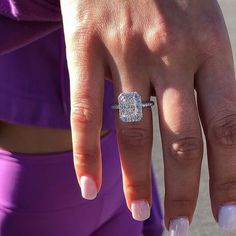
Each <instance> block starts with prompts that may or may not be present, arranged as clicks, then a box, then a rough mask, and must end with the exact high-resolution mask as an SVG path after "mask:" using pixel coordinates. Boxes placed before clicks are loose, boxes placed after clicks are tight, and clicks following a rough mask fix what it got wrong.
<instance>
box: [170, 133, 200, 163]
mask: <svg viewBox="0 0 236 236" xmlns="http://www.w3.org/2000/svg"><path fill="white" fill-rule="evenodd" d="M171 153H172V156H173V157H174V158H175V159H177V160H179V161H182V160H183V161H185V160H186V161H195V160H196V161H200V160H201V157H202V155H203V144H202V139H201V138H197V137H186V138H182V139H179V140H177V141H176V142H174V143H173V144H172V146H171Z"/></svg>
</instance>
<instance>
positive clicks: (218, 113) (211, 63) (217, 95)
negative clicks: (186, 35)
mask: <svg viewBox="0 0 236 236" xmlns="http://www.w3.org/2000/svg"><path fill="white" fill-rule="evenodd" d="M221 45H222V46H220V47H219V48H218V49H217V50H215V52H217V53H216V54H215V55H214V56H212V57H211V58H210V59H209V60H208V61H207V62H206V63H205V64H204V65H203V66H202V67H201V69H200V70H199V72H198V74H197V77H196V90H197V94H198V104H199V111H200V116H201V120H202V123H203V128H204V132H205V135H206V140H207V153H208V166H209V174H210V183H209V184H210V196H211V206H212V211H213V215H214V218H215V220H216V221H218V223H219V224H220V226H221V227H222V228H225V229H227V228H228V229H232V228H235V227H236V215H235V211H236V205H235V204H236V81H235V75H234V69H233V60H232V54H231V52H230V46H229V45H228V46H227V47H225V43H222V44H221ZM225 48H228V49H227V50H225ZM227 203H232V204H233V206H232V208H231V209H230V208H229V207H227V206H225V207H222V206H223V205H225V204H227ZM233 209H234V210H233ZM220 212H221V213H220ZM219 213H220V214H219Z"/></svg>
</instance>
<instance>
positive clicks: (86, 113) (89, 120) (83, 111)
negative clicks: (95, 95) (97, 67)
mask: <svg viewBox="0 0 236 236" xmlns="http://www.w3.org/2000/svg"><path fill="white" fill-rule="evenodd" d="M71 119H72V123H75V124H78V123H84V124H87V125H89V124H95V120H96V109H95V108H94V107H93V106H91V104H90V103H89V102H88V100H87V99H79V101H78V102H76V103H75V104H73V105H72V106H71Z"/></svg>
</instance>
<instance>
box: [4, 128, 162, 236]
mask: <svg viewBox="0 0 236 236" xmlns="http://www.w3.org/2000/svg"><path fill="white" fill-rule="evenodd" d="M101 149H102V161H103V183H102V188H101V191H100V192H99V194H98V196H97V198H96V199H95V200H92V201H88V200H85V199H83V198H82V197H81V192H80V188H79V185H78V183H77V179H76V175H75V172H74V166H73V159H72V152H71V151H66V152H60V153H53V154H33V155H32V154H22V153H15V152H9V151H6V150H3V149H0V235H1V236H89V235H91V236H111V235H112V236H126V235H127V236H140V235H141V233H142V232H144V233H145V235H155V236H159V235H162V231H163V227H162V214H161V209H160V205H159V199H158V194H157V191H156V186H155V179H154V176H153V206H152V211H151V217H150V218H149V219H148V220H147V221H144V222H138V221H135V220H133V218H132V216H131V213H130V211H129V210H128V208H127V206H126V203H125V198H124V194H123V189H122V177H121V170H120V162H119V155H118V148H117V139H116V133H115V131H111V132H110V133H109V134H107V135H106V136H105V137H103V138H102V139H101Z"/></svg>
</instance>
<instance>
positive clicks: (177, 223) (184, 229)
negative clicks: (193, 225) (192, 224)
mask: <svg viewBox="0 0 236 236" xmlns="http://www.w3.org/2000/svg"><path fill="white" fill-rule="evenodd" d="M188 231H189V221H188V219H187V218H177V219H173V220H171V221H170V226H169V232H170V236H188Z"/></svg>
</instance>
